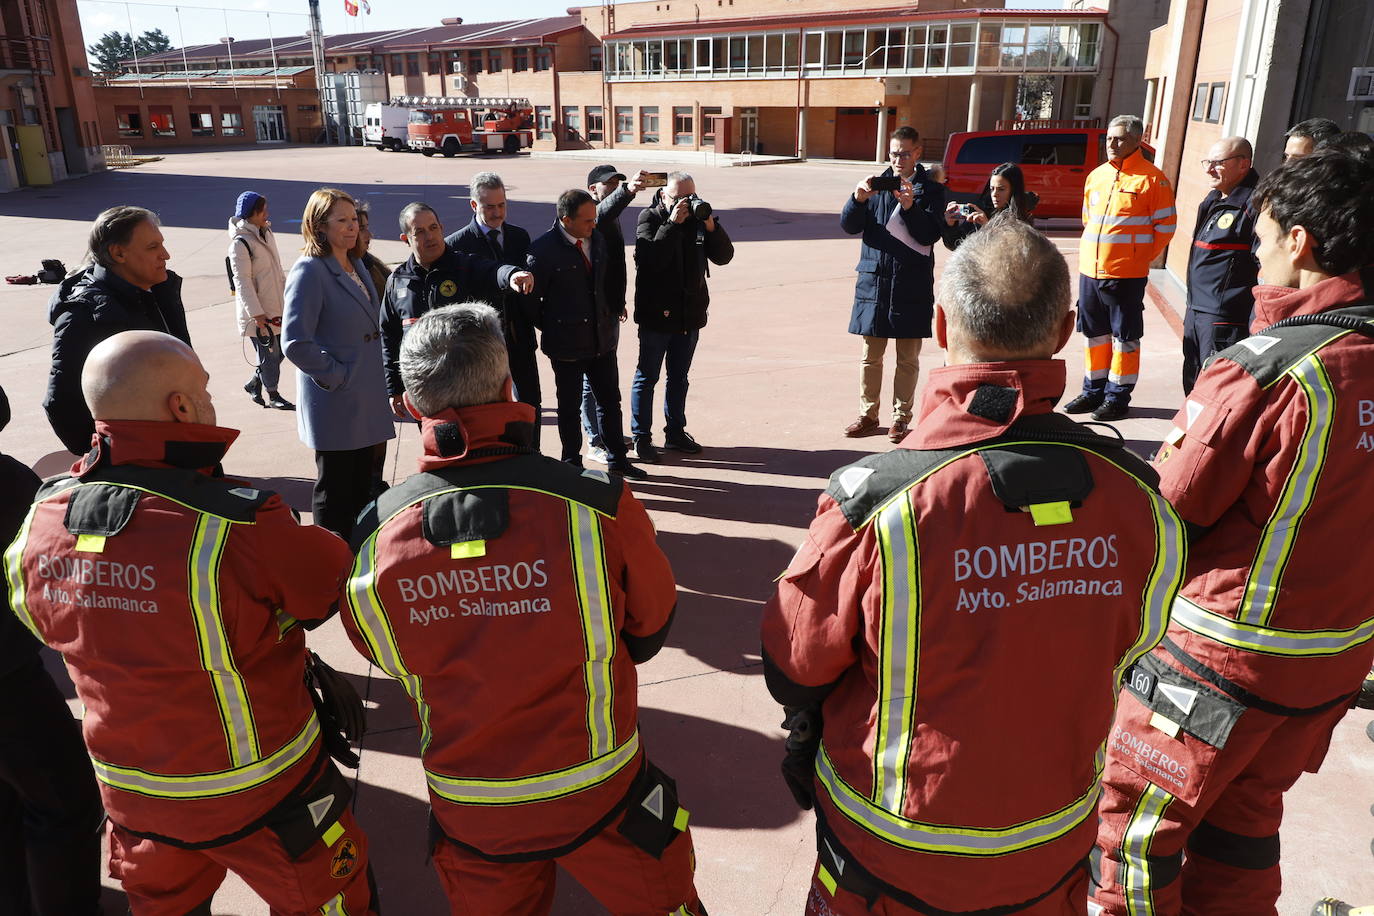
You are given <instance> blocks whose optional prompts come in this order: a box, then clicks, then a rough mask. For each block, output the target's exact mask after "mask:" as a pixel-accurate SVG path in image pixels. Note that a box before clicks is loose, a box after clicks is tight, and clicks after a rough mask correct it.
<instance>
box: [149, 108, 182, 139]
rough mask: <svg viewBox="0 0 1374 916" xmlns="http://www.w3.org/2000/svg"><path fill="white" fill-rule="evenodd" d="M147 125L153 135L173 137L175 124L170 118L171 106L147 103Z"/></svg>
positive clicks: (175, 129)
mask: <svg viewBox="0 0 1374 916" xmlns="http://www.w3.org/2000/svg"><path fill="white" fill-rule="evenodd" d="M148 126H150V127H151V128H152V129H153V136H154V137H175V136H176V135H177V126H176V123H175V122H174V121H173V120H172V106H171V105H149V106H148Z"/></svg>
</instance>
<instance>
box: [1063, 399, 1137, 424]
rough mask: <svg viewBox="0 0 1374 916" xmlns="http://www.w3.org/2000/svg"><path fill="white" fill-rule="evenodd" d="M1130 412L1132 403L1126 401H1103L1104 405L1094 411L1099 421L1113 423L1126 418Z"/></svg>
mask: <svg viewBox="0 0 1374 916" xmlns="http://www.w3.org/2000/svg"><path fill="white" fill-rule="evenodd" d="M1065 409H1066V410H1067V409H1068V408H1065ZM1130 412H1131V405H1130V404H1127V403H1126V402H1125V401H1103V402H1102V406H1101V407H1099V408H1097V409H1096V410H1094V411H1093V419H1094V420H1097V421H1098V422H1099V423H1111V422H1113V421H1116V420H1124V419H1126V416H1127V415H1128V414H1129V413H1130Z"/></svg>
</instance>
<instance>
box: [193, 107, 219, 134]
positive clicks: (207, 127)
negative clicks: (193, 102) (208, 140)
mask: <svg viewBox="0 0 1374 916" xmlns="http://www.w3.org/2000/svg"><path fill="white" fill-rule="evenodd" d="M214 135H215V116H214V115H213V114H212V113H211V112H210V109H208V108H198V109H192V110H191V136H193V137H213V136H214Z"/></svg>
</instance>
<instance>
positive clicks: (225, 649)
mask: <svg viewBox="0 0 1374 916" xmlns="http://www.w3.org/2000/svg"><path fill="white" fill-rule="evenodd" d="M230 527H231V523H230V522H228V521H226V520H225V519H223V518H221V517H219V516H217V515H209V514H206V513H202V514H201V515H200V517H199V518H198V519H197V521H196V532H195V537H194V538H193V540H192V542H191V556H190V598H191V616H192V619H193V621H194V622H195V627H196V639H197V642H198V643H199V644H200V661H201V667H203V668H204V669H205V672H206V673H207V674H209V675H210V686H211V688H212V689H213V690H214V692H215V702H216V705H218V707H219V713H220V718H221V720H222V721H223V724H224V735H225V739H226V740H227V742H228V745H229V762H230V765H231V766H234V767H238V766H243V765H244V764H246V763H252V762H253V761H254V760H257V759H258V757H259V756H260V753H259V749H258V736H257V729H256V728H255V727H254V725H253V712H252V709H251V708H250V707H249V703H248V688H247V687H246V686H245V685H244V683H243V677H242V676H241V675H240V674H239V671H238V667H237V666H236V665H235V664H234V655H233V653H232V652H231V651H230V650H229V636H228V634H227V633H225V631H224V620H223V618H222V617H221V616H220V603H219V564H220V558H221V557H222V556H223V555H224V545H225V542H226V541H227V540H228V538H229V530H230Z"/></svg>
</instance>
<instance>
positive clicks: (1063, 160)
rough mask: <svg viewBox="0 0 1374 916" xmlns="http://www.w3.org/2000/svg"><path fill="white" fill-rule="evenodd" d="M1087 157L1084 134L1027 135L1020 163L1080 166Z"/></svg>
mask: <svg viewBox="0 0 1374 916" xmlns="http://www.w3.org/2000/svg"><path fill="white" fill-rule="evenodd" d="M1087 157H1088V138H1087V135H1086V134H1028V135H1027V136H1026V137H1025V139H1024V141H1023V142H1022V146H1021V157H1020V161H1021V163H1022V164H1024V165H1082V164H1083V163H1084V162H1085V161H1086V160H1087ZM1007 161H1009V162H1016V161H1017V160H1016V159H1010V160H1007Z"/></svg>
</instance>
